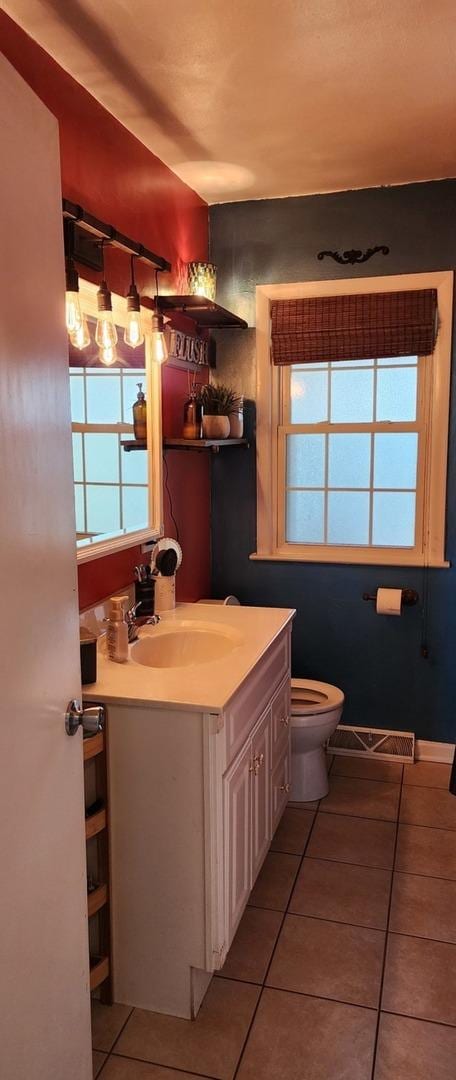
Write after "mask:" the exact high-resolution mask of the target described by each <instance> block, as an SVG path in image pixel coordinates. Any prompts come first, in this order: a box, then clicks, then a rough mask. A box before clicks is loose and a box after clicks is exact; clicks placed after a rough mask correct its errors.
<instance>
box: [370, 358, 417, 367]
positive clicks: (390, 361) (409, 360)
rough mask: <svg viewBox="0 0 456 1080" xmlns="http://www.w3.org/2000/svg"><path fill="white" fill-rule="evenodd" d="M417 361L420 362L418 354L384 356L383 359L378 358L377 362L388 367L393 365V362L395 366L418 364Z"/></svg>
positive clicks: (380, 365)
mask: <svg viewBox="0 0 456 1080" xmlns="http://www.w3.org/2000/svg"><path fill="white" fill-rule="evenodd" d="M417 363H418V357H417V356H389V357H388V356H387V357H383V359H381V360H377V364H378V366H379V367H388V365H391V364H392V365H393V366H394V367H396V366H397V365H398V364H417Z"/></svg>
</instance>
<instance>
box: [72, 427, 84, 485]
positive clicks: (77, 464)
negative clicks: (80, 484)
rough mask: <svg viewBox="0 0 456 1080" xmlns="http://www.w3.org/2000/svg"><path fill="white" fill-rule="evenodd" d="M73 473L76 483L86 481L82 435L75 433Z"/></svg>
mask: <svg viewBox="0 0 456 1080" xmlns="http://www.w3.org/2000/svg"><path fill="white" fill-rule="evenodd" d="M73 473H74V479H75V480H76V481H78V480H79V481H82V480H84V471H83V467H82V435H79V434H77V433H73Z"/></svg>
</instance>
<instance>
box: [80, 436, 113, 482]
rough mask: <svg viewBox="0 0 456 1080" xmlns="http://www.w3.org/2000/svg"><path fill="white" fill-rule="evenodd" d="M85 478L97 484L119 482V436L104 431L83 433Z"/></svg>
mask: <svg viewBox="0 0 456 1080" xmlns="http://www.w3.org/2000/svg"><path fill="white" fill-rule="evenodd" d="M84 446H85V463H86V480H87V481H91V482H92V483H98V484H106V483H107V484H115V483H118V482H119V438H118V435H110V434H107V433H106V432H104V433H102V434H99V435H96V434H90V435H84Z"/></svg>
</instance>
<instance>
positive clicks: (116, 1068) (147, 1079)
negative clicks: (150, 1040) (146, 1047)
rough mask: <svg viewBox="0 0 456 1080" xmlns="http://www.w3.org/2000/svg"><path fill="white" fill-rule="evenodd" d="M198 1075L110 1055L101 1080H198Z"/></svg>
mask: <svg viewBox="0 0 456 1080" xmlns="http://www.w3.org/2000/svg"><path fill="white" fill-rule="evenodd" d="M200 1075H201V1074H199V1075H196V1074H195V1073H189V1072H180V1070H179V1069H166V1068H165V1067H162V1066H161V1065H147V1064H146V1062H145V1061H132V1060H131V1059H130V1058H122V1057H116V1055H115V1054H112V1055H111V1057H110V1058H109V1061H108V1064H107V1065H106V1066H105V1069H104V1072H103V1080H200Z"/></svg>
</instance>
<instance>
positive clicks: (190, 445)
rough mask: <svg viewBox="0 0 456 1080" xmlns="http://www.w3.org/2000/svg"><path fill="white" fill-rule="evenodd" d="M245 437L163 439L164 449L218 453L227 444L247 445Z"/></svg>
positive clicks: (227, 445) (226, 446)
mask: <svg viewBox="0 0 456 1080" xmlns="http://www.w3.org/2000/svg"><path fill="white" fill-rule="evenodd" d="M248 445H249V443H248V441H247V439H172V438H167V439H163V446H164V449H165V450H212V451H213V453H215V454H218V452H219V450H225V449H226V448H228V447H229V446H248Z"/></svg>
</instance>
